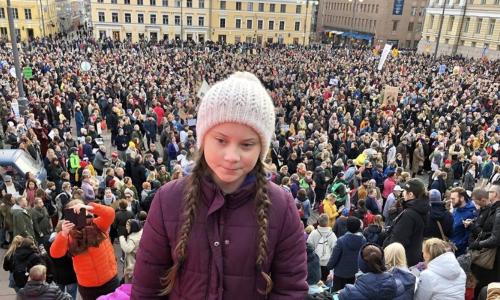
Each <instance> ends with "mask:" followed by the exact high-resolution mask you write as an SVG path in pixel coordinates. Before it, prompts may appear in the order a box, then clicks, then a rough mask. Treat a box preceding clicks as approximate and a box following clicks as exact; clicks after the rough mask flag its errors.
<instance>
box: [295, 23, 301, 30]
mask: <svg viewBox="0 0 500 300" xmlns="http://www.w3.org/2000/svg"><path fill="white" fill-rule="evenodd" d="M295 31H300V22H295Z"/></svg>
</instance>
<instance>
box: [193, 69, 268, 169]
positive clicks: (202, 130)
mask: <svg viewBox="0 0 500 300" xmlns="http://www.w3.org/2000/svg"><path fill="white" fill-rule="evenodd" d="M275 118H276V116H275V112H274V104H273V102H272V100H271V97H270V96H269V94H268V93H267V91H266V89H265V88H264V86H263V85H262V83H261V82H260V81H259V79H258V78H257V77H255V75H253V74H252V73H248V72H236V73H234V74H233V75H231V76H230V77H229V78H228V79H226V80H223V81H220V82H218V83H216V84H215V85H214V86H212V87H211V88H210V89H209V90H208V92H207V93H206V94H205V96H204V97H203V99H202V100H201V104H200V107H199V108H198V119H197V122H196V136H197V145H198V149H201V148H202V147H203V142H204V138H205V134H206V133H207V132H208V131H209V130H210V129H211V128H212V127H214V126H217V125H219V124H222V123H239V124H243V125H247V126H249V127H251V128H252V129H253V130H255V131H256V132H257V134H258V135H259V137H260V142H261V146H262V149H261V153H260V159H261V160H264V159H265V157H266V155H267V151H268V150H269V146H270V143H271V137H272V135H273V133H274V124H275Z"/></svg>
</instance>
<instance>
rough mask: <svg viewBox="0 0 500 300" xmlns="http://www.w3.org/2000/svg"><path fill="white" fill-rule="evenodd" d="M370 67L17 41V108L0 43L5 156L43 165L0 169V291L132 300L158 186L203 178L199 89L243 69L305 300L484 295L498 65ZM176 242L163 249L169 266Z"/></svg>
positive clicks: (296, 57)
mask: <svg viewBox="0 0 500 300" xmlns="http://www.w3.org/2000/svg"><path fill="white" fill-rule="evenodd" d="M378 59H379V56H377V55H376V54H374V52H372V51H371V50H370V49H352V50H347V49H343V48H332V47H330V46H329V45H321V46H317V47H310V48H303V47H287V46H283V45H281V46H273V47H266V48H262V47H255V46H254V45H226V44H218V43H211V42H208V43H205V44H187V45H186V46H185V47H184V48H183V49H180V48H179V47H177V46H176V45H175V44H172V43H168V42H163V41H162V42H159V43H154V42H140V43H136V44H132V43H129V42H119V41H112V40H110V39H105V40H95V39H94V38H92V36H91V35H90V34H89V33H86V32H80V33H79V34H77V35H74V36H71V37H67V38H60V39H56V40H51V39H43V40H35V41H32V42H30V43H26V44H22V47H21V64H22V65H23V66H30V67H31V68H32V69H33V77H32V78H31V79H24V80H23V82H24V87H25V91H26V96H27V98H28V100H29V111H28V113H27V114H26V115H17V112H16V107H15V105H13V103H14V101H13V100H14V99H16V98H17V97H18V94H17V90H16V81H15V78H13V77H12V76H11V75H10V74H9V68H10V67H9V66H10V65H12V57H11V53H10V49H9V48H8V47H6V46H5V44H4V45H2V47H1V48H0V61H1V62H2V64H1V65H2V69H1V95H0V117H1V122H2V126H1V132H0V144H1V145H0V146H1V148H11V149H21V150H24V151H26V153H27V154H29V155H30V156H31V157H32V158H33V159H34V160H40V161H42V162H43V165H44V168H45V169H46V171H47V181H46V182H39V181H38V180H37V179H36V178H35V176H34V174H30V173H27V174H23V176H22V178H20V179H18V178H19V177H15V176H16V175H15V174H11V173H10V172H11V171H13V170H9V169H5V168H3V169H2V172H3V173H2V174H1V175H2V181H3V182H2V185H1V187H0V188H1V191H2V198H3V199H2V203H1V205H0V212H1V216H2V219H1V221H2V228H1V230H0V243H1V244H2V246H3V247H4V248H6V249H8V250H7V252H6V255H5V259H4V269H5V270H6V271H9V272H10V285H9V286H10V287H12V288H14V289H15V290H16V292H18V294H19V295H20V297H23V295H26V294H29V293H33V291H39V292H43V293H60V296H58V297H61V298H58V299H66V298H63V297H72V298H73V299H76V293H77V289H78V292H79V293H80V295H82V297H83V299H96V298H97V297H99V296H103V295H106V294H109V293H112V292H113V291H115V293H130V292H131V288H130V286H128V285H127V284H131V283H132V282H134V266H135V264H136V254H137V253H138V250H139V248H140V247H139V245H140V244H141V245H142V243H141V235H142V232H143V227H144V224H145V222H146V219H147V218H148V214H150V207H151V205H155V202H159V200H155V201H153V199H155V196H156V198H159V196H158V195H157V191H158V190H160V187H161V186H164V184H166V183H167V182H171V181H176V180H177V181H179V180H181V181H182V180H183V177H188V178H190V177H192V176H190V175H191V174H193V173H196V172H198V174H199V172H200V169H199V167H198V168H197V166H198V164H199V160H198V152H199V148H200V145H201V143H203V141H200V140H199V139H200V136H199V135H200V134H199V129H198V127H199V126H201V125H200V122H205V121H204V120H205V119H203V120H200V118H201V117H200V115H199V111H198V108H199V107H200V100H201V98H203V97H205V96H204V95H206V93H208V92H209V91H212V89H210V90H207V89H205V90H204V89H203V88H201V89H200V87H202V86H204V85H205V84H207V85H208V87H213V86H214V85H215V84H216V83H217V82H219V81H221V80H224V79H226V78H228V77H229V76H230V75H231V74H233V73H234V72H235V71H246V72H250V73H253V74H255V76H256V77H257V78H258V80H259V81H260V82H261V83H262V85H263V87H264V88H265V90H266V91H267V94H268V95H269V97H270V99H271V100H272V103H273V105H274V108H275V109H274V114H275V117H276V118H275V120H274V119H273V122H272V123H273V128H275V130H273V131H272V133H271V139H270V142H269V145H268V147H267V148H266V149H265V151H263V153H265V154H266V155H265V156H264V157H262V161H263V163H264V164H263V168H264V167H265V174H266V175H265V180H267V181H270V182H274V183H275V184H276V185H278V186H280V187H281V188H282V189H283V190H285V191H286V192H287V193H290V194H291V197H292V198H293V199H294V200H295V202H294V205H295V206H296V208H297V209H296V212H297V215H298V217H297V218H298V219H300V221H301V222H302V225H303V229H304V236H305V238H306V240H307V243H306V242H305V241H304V244H306V246H304V250H306V248H307V283H308V284H309V293H308V294H309V296H308V297H310V298H311V299H321V298H319V297H323V296H325V295H327V294H328V293H330V292H335V293H338V295H337V296H338V297H339V299H375V298H374V297H379V298H377V299H464V298H466V299H474V297H476V298H478V297H484V295H480V294H481V291H482V290H483V293H487V291H486V287H487V286H488V285H489V284H490V283H494V282H500V275H499V274H500V258H499V256H500V251H496V250H497V249H498V247H500V208H499V207H498V206H499V203H500V164H499V162H498V159H499V157H500V149H499V142H500V106H499V105H498V104H499V102H500V100H499V98H500V78H499V77H500V73H499V71H500V62H499V61H487V60H474V59H467V58H463V57H442V58H440V59H439V60H436V61H433V62H431V59H430V58H429V57H425V56H423V55H418V54H415V53H411V54H404V53H401V54H400V55H399V56H397V57H396V56H395V57H390V58H389V59H388V60H387V62H386V63H385V65H384V67H383V69H382V70H381V71H378V70H377V69H376V64H377V62H378ZM4 62H5V63H4ZM82 62H89V63H90V65H91V69H90V70H83V69H82V68H81V63H82ZM442 66H444V68H443V67H442ZM386 86H394V87H398V88H399V94H398V97H397V99H396V100H395V102H386V97H385V93H386ZM204 99H205V98H204ZM244 103H246V102H244ZM218 105H219V107H220V110H221V111H226V107H229V106H230V104H227V103H224V102H221V103H218ZM204 118H207V117H206V116H205V117H204ZM235 118H236V120H239V119H238V118H242V116H240V115H238V117H235ZM249 122H250V121H249ZM203 124H204V123H203ZM252 124H253V123H252ZM208 129H210V128H208ZM208 129H207V130H208ZM108 138H109V143H110V145H108V144H107V143H108ZM261 142H262V139H261ZM262 143H263V146H265V145H266V144H265V143H264V142H262ZM110 147H111V148H110ZM267 150H269V151H267ZM205 156H206V154H205ZM205 159H207V162H208V158H207V157H205ZM257 165H258V166H260V164H257ZM209 167H210V168H212V167H213V166H211V165H209ZM256 168H257V167H256ZM259 174H260V173H259ZM257 177H259V176H257ZM178 179H179V180H178ZM184 179H186V178H184ZM186 180H191V179H186ZM257 180H259V178H257ZM198 184H199V183H198ZM259 195H260V194H259ZM259 197H262V199H264V198H265V197H263V196H261V195H260V196H259ZM259 199H260V198H259ZM262 201H263V202H262V203H265V201H264V200H262ZM156 205H158V204H156ZM262 205H265V204H262ZM271 205H272V204H271ZM71 211H74V214H75V215H78V214H80V213H81V212H82V211H83V212H85V214H88V216H87V217H86V221H85V224H83V225H82V226H77V225H78V224H74V222H70V221H68V218H69V215H70V214H71ZM161 211H162V210H161V209H160V207H156V209H155V210H152V212H154V216H158V213H159V212H161ZM169 213H171V212H169ZM191 222H193V220H191ZM258 222H262V220H260V219H259V220H258ZM266 222H267V221H266ZM264 223H265V222H264ZM178 225H179V226H181V225H182V224H178ZM258 225H259V227H260V228H264V227H262V226H267V225H263V223H258ZM152 226H153V225H151V226H150V227H152ZM182 226H184V225H182ZM146 228H148V227H147V226H146V227H145V229H146ZM183 228H184V227H183ZM271 228H272V227H271ZM150 230H154V229H150ZM156 234H159V233H156ZM166 234H167V232H165V235H166ZM171 234H172V233H171V232H168V235H171ZM147 236H148V237H149V238H151V237H153V236H155V235H152V233H151V232H149V233H147ZM260 238H261V237H260ZM274 238H275V237H274ZM233 239H234V240H235V241H236V237H233ZM271 240H273V239H271ZM259 241H260V242H262V240H259ZM260 242H259V243H260ZM302 242H303V241H302V240H297V241H295V245H297V247H298V248H297V249H299V251H300V249H301V247H302V246H303V245H302ZM266 243H267V242H266ZM113 245H116V247H117V248H118V249H120V250H119V251H118V254H116V255H115V250H114V248H113ZM118 245H119V246H118ZM179 245H180V246H182V244H177V246H178V247H175V244H172V245H169V247H172V251H173V253H174V252H175V253H176V255H179V253H181V254H182V253H183V252H179V251H181V250H179V247H180V246H179ZM259 245H260V244H259ZM142 247H145V246H142ZM184 247H185V245H184ZM174 248H175V251H174V250H173V249H174ZM181 248H182V247H181ZM144 249H147V248H144ZM200 249H201V248H200ZM142 251H146V250H142ZM182 251H185V250H182ZM305 252H306V251H304V262H305V256H306V254H305ZM252 253H253V252H252ZM258 253H259V254H262V253H261V251H260V250H259V252H258ZM479 253H480V254H479ZM254 255H255V254H254ZM263 256H264V257H265V255H263ZM486 256H488V257H489V258H490V260H492V261H493V262H491V261H489V262H486V264H485V262H484V261H482V260H481V259H480V257H486ZM182 257H183V256H182ZM201 257H204V256H201ZM258 257H260V256H258ZM200 259H201V258H200ZM119 261H121V263H122V265H123V268H122V269H121V270H118V265H120V264H119V263H118V262H119ZM143 263H145V262H144V261H143ZM180 264H182V261H181V262H180ZM257 264H258V267H257V268H258V269H259V270H262V272H263V274H264V275H263V278H264V279H265V281H268V279H270V280H272V281H271V282H273V281H275V279H274V278H272V277H273V272H270V273H271V276H270V278H268V277H269V275H268V274H266V272H267V271H264V270H263V269H264V263H263V261H258V262H257ZM44 266H45V267H44ZM174 266H176V267H179V266H178V265H177V263H176V264H175V265H174ZM188 266H190V265H189V264H188ZM217 267H219V266H217ZM179 268H180V267H179ZM96 270H99V271H98V272H96ZM164 271H166V270H164ZM32 272H33V274H31V273H32ZM139 272H142V274H143V273H144V272H145V271H144V269H140V271H139ZM176 272H177V269H175V271H174V272H170V271H169V274H170V273H173V274H174V275H173V278H174V279H173V281H172V279H169V280H170V281H169V280H167V282H171V283H172V285H173V284H174V282H175V274H176ZM361 273H363V275H359V274H361ZM298 274H299V273H298ZM151 275H157V274H156V273H152V274H149V276H151ZM160 277H161V276H160V275H158V278H160ZM182 279H183V276H181V280H182ZM303 279H304V280H306V278H303ZM184 280H185V279H184ZM259 280H260V279H259ZM290 280H293V279H290ZM437 282H439V283H438V284H436V283H437ZM49 283H50V284H49ZM52 283H55V284H56V285H57V286H55V285H54V284H52ZM275 283H276V285H277V286H278V287H279V286H280V284H283V283H281V282H280V281H279V280H277V281H276V282H275ZM120 284H123V285H121V286H120ZM185 285H186V283H184V284H182V286H185ZM40 286H43V288H40ZM119 286H120V287H119ZM118 287H119V288H118ZM268 287H269V286H266V288H265V289H267V288H268ZM483 288H484V289H483ZM167 290H168V292H172V293H174V294H175V293H179V288H175V287H173V286H170V289H167ZM138 291H139V290H135V292H138ZM141 291H142V292H144V290H141ZM163 291H164V292H165V290H163ZM63 292H67V293H68V294H67V295H65V294H64V293H63ZM31 295H33V294H31ZM58 295H59V294H58ZM40 297H42V296H40ZM325 297H327V296H325ZM21 299H24V298H21ZM40 299H42V298H40ZM47 299H48V298H47ZM50 299H52V298H50ZM67 299H70V298H67ZM106 299H107V298H106ZM109 299H113V298H109ZM290 299H295V298H294V297H291V298H290ZM296 299H299V298H296ZM325 299H326V298H325ZM330 299H331V298H330ZM484 299H486V298H484Z"/></svg>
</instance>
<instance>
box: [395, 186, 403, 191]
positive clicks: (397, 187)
mask: <svg viewBox="0 0 500 300" xmlns="http://www.w3.org/2000/svg"><path fill="white" fill-rule="evenodd" d="M393 191H394V192H402V191H403V189H402V188H401V187H400V186H399V185H396V186H395V187H394V190H393Z"/></svg>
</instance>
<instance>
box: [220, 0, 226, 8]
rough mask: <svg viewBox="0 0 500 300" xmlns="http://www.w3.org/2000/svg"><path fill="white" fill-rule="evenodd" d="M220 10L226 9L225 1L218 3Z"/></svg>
mask: <svg viewBox="0 0 500 300" xmlns="http://www.w3.org/2000/svg"><path fill="white" fill-rule="evenodd" d="M220 9H222V10H225V9H226V1H221V2H220Z"/></svg>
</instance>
